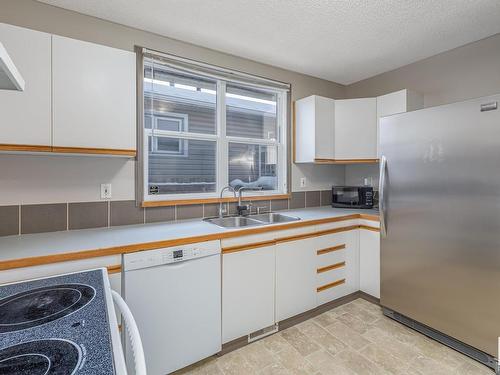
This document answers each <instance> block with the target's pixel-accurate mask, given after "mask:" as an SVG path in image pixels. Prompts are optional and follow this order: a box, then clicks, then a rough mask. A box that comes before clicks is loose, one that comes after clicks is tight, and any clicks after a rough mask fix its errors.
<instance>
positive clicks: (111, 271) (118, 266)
mask: <svg viewBox="0 0 500 375" xmlns="http://www.w3.org/2000/svg"><path fill="white" fill-rule="evenodd" d="M106 268H107V269H108V274H110V275H112V274H114V273H120V272H122V265H121V264H114V265H112V266H107V267H106Z"/></svg>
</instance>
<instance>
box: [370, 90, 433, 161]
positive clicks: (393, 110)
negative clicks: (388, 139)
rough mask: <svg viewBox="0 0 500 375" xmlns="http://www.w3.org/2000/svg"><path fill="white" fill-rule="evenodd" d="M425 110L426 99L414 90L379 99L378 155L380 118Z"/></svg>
mask: <svg viewBox="0 0 500 375" xmlns="http://www.w3.org/2000/svg"><path fill="white" fill-rule="evenodd" d="M421 108H424V98H423V96H422V95H421V94H419V93H417V92H415V91H412V90H407V89H404V90H400V91H396V92H391V93H390V94H386V95H382V96H379V97H377V120H378V122H377V155H378V157H380V150H379V144H380V139H379V123H380V118H381V117H385V116H390V115H395V114H397V113H403V112H410V111H415V110H417V109H421Z"/></svg>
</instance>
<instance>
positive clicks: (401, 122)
mask: <svg viewBox="0 0 500 375" xmlns="http://www.w3.org/2000/svg"><path fill="white" fill-rule="evenodd" d="M493 102H498V103H500V95H497V96H491V97H486V98H481V99H475V100H470V101H466V102H461V103H455V104H450V105H444V106H439V107H434V108H428V109H423V110H420V111H415V112H410V113H405V114H399V115H395V116H390V117H386V118H383V119H382V121H381V127H380V134H381V150H382V155H383V156H384V157H385V158H386V163H385V164H386V165H385V168H386V169H385V181H384V186H383V187H384V189H383V190H384V197H383V202H382V203H381V204H382V206H383V211H384V218H383V219H382V220H383V222H384V223H385V230H386V234H385V236H384V235H382V237H383V238H382V240H381V304H382V305H383V306H385V307H388V308H390V309H392V310H394V311H396V312H399V313H401V314H403V315H406V316H408V317H410V318H412V319H414V320H416V321H419V322H421V323H423V324H426V325H428V326H430V327H432V328H434V329H436V330H438V331H441V332H442V333H445V334H447V335H449V336H452V337H454V338H456V339H458V340H461V341H462V342H465V343H467V344H469V345H471V346H473V347H475V348H477V349H480V350H482V351H484V352H486V353H488V354H490V355H492V356H494V357H496V356H497V342H498V337H499V336H500V298H499V297H500V110H487V111H481V105H482V104H487V103H493ZM492 107H493V106H492ZM381 199H382V197H381Z"/></svg>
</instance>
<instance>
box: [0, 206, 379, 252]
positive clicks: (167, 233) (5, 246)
mask: <svg viewBox="0 0 500 375" xmlns="http://www.w3.org/2000/svg"><path fill="white" fill-rule="evenodd" d="M279 212H280V213H284V214H289V215H293V216H297V217H300V218H301V220H302V221H309V220H318V219H324V218H332V217H341V216H347V215H353V214H367V215H378V211H376V210H353V209H342V208H332V207H329V206H324V207H316V208H305V209H297V210H287V211H279ZM274 225H277V224H274ZM269 226H271V225H267V226H266V227H269ZM253 228H255V227H250V228H231V229H224V228H220V227H218V226H216V225H214V224H211V223H207V222H206V221H203V220H201V219H195V220H184V221H177V222H165V223H154V224H139V225H123V226H117V227H111V228H97V229H82V230H71V231H64V232H50V233H37V234H24V235H18V236H7V237H1V238H0V261H8V260H14V259H21V258H30V257H39V256H45V255H56V254H64V253H72V252H78V251H84V250H97V249H103V248H110V247H117V246H127V245H134V244H140V243H148V242H155V241H165V240H175V239H180V238H187V237H194V236H203V235H209V234H217V233H225V232H231V231H242V230H243V231H244V230H245V229H253Z"/></svg>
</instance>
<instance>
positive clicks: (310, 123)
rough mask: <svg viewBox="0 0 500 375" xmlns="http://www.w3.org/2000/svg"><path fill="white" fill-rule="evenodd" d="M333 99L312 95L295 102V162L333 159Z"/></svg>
mask: <svg viewBox="0 0 500 375" xmlns="http://www.w3.org/2000/svg"><path fill="white" fill-rule="evenodd" d="M334 121H335V101H334V100H333V99H330V98H324V97H322V96H317V95H312V96H308V97H307V98H303V99H300V100H297V101H296V102H295V162H296V163H313V162H314V161H315V160H317V159H333V158H334V157H335V153H334V151H335V150H334V134H333V132H334Z"/></svg>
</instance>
